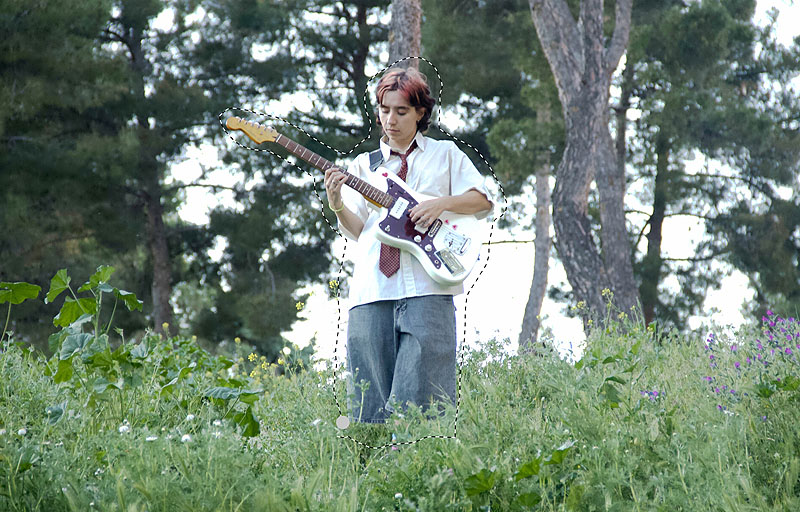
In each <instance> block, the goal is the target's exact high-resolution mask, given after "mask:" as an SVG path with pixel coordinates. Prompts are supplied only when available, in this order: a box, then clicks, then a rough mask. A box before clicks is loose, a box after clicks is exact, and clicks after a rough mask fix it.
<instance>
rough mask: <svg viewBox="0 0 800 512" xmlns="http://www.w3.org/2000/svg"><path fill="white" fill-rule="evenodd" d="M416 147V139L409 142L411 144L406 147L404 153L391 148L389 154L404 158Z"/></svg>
mask: <svg viewBox="0 0 800 512" xmlns="http://www.w3.org/2000/svg"><path fill="white" fill-rule="evenodd" d="M416 147H417V141H413V142H412V143H411V146H410V147H409V148H408V151H406V152H405V153H399V152H397V151H395V150H392V151H391V152H390V154H392V155H397V156H399V157H400V159H402V160H405V159H406V158H407V157H408V155H410V154H411V152H412V151H414V148H416Z"/></svg>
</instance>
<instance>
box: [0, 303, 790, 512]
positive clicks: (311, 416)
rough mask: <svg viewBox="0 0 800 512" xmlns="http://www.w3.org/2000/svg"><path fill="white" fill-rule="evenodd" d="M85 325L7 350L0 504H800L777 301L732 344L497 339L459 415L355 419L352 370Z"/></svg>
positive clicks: (502, 507)
mask: <svg viewBox="0 0 800 512" xmlns="http://www.w3.org/2000/svg"><path fill="white" fill-rule="evenodd" d="M82 322H83V323H84V324H85V325H78V326H75V323H77V322H72V323H70V324H69V325H68V328H67V327H65V328H64V329H63V330H62V331H61V333H57V334H56V335H54V337H52V338H51V340H50V342H51V347H52V348H53V355H52V356H51V357H49V358H47V357H45V356H44V355H42V354H40V353H37V352H35V351H33V350H31V349H29V348H28V347H27V346H24V345H21V344H19V343H15V342H14V340H13V338H11V339H9V337H8V336H6V337H5V338H6V339H5V340H3V341H2V354H1V355H0V510H26V511H27V510H42V511H60V510H76V511H77V510H80V511H86V510H119V511H140V510H141V511H145V510H147V511H151V512H152V511H162V510H163V511H181V510H187V511H189V510H191V511H193V512H196V511H200V510H242V511H248V510H269V511H294V510H319V511H338V510H342V511H351V510H352V511H361V510H364V511H379V510H426V511H427V510H430V511H445V510H453V511H470V510H472V511H479V510H494V511H513V510H665V511H666V510H669V511H674V510H687V511H704V510H720V511H722V510H731V511H734V510H736V511H740V510H741V511H744V510H800V480H798V476H799V475H800V429H798V425H800V421H799V420H800V412H799V411H800V408H798V393H799V392H800V391H798V388H800V379H799V378H798V371H797V369H798V360H797V354H798V352H800V347H798V344H800V339H799V337H800V325H798V322H797V321H796V320H795V319H793V318H789V319H787V318H780V317H779V316H778V315H776V314H774V313H771V314H770V315H769V316H767V317H765V318H764V320H763V322H762V323H761V324H760V325H757V326H753V327H751V328H746V329H742V330H741V331H739V332H737V333H736V334H735V339H730V340H729V339H724V338H717V337H715V336H713V335H711V336H709V337H708V338H707V339H691V338H685V337H681V336H678V335H663V336H656V335H655V334H654V333H653V332H652V331H649V330H647V329H645V328H644V327H643V326H641V325H636V324H633V323H630V322H629V321H628V320H620V322H623V323H614V322H611V323H610V324H609V325H610V326H609V327H607V328H606V329H605V330H601V329H596V330H595V331H594V332H593V333H592V334H591V336H590V337H589V339H588V342H587V346H586V350H585V353H584V355H583V357H582V359H580V360H579V361H578V362H576V363H574V364H572V363H569V362H566V361H563V360H561V359H559V358H558V357H556V356H554V355H548V354H544V355H527V356H523V357H517V356H514V357H509V356H504V355H503V353H504V350H503V348H504V347H502V346H501V344H500V343H496V342H495V343H491V344H490V345H489V346H487V347H483V348H482V350H480V351H473V352H471V353H470V354H467V355H466V356H465V358H464V364H463V366H462V367H461V372H460V380H459V392H460V395H459V401H458V407H457V409H456V408H452V407H450V408H448V409H447V410H446V411H445V415H444V416H442V417H438V418H435V419H429V418H426V417H425V416H424V415H423V414H421V413H420V411H419V409H417V408H416V407H412V408H411V409H409V410H408V411H407V412H406V414H404V415H402V417H400V415H395V416H394V417H392V418H391V420H390V423H388V424H387V425H363V424H359V425H352V426H350V427H349V428H347V429H346V430H340V429H338V428H337V427H336V425H335V420H336V418H337V417H338V416H339V415H340V414H343V413H344V412H345V411H344V407H345V403H346V402H345V398H346V397H345V394H344V393H345V384H344V381H343V380H342V375H341V372H338V373H337V375H336V376H334V372H333V370H332V369H327V370H325V371H322V372H317V371H313V370H312V371H305V370H303V369H302V368H300V367H299V365H298V364H296V363H294V362H293V361H292V353H289V354H287V357H286V361H283V360H282V361H280V363H281V364H280V365H279V366H280V368H279V369H280V370H281V371H280V372H279V373H282V375H276V372H275V369H276V367H275V366H270V365H268V364H267V363H266V362H265V361H264V360H262V359H261V358H259V357H258V356H257V355H255V354H252V355H251V353H250V349H249V347H245V346H243V345H242V344H240V343H236V344H234V343H231V344H230V345H231V346H232V349H231V350H230V352H229V353H228V354H227V355H222V354H216V355H212V354H209V353H208V352H207V351H205V350H203V349H202V348H200V347H199V346H198V345H197V343H196V341H195V340H193V339H192V338H190V337H181V336H178V337H174V338H166V337H163V336H159V335H155V334H151V335H147V336H145V337H144V339H142V340H139V341H136V342H130V341H128V342H122V341H121V339H116V338H118V336H114V335H112V336H111V337H109V336H108V334H107V333H100V334H98V333H99V332H100V331H99V330H98V329H94V331H93V332H84V330H91V329H84V327H88V326H89V325H90V324H91V319H88V320H87V319H84V320H83V321H82ZM70 329H71V330H70ZM334 389H335V390H336V393H334ZM340 407H341V408H340ZM454 426H455V427H456V428H455V429H454ZM392 433H395V434H396V441H395V443H396V444H397V446H398V448H399V449H397V450H394V449H392V447H391V446H390V444H389V443H390V439H391V434H392ZM454 434H455V436H454ZM437 436H438V437H437Z"/></svg>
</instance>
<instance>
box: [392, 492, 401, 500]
mask: <svg viewBox="0 0 800 512" xmlns="http://www.w3.org/2000/svg"><path fill="white" fill-rule="evenodd" d="M402 497H403V493H401V492H398V493H397V494H395V495H394V499H396V500H399V499H400V498H402Z"/></svg>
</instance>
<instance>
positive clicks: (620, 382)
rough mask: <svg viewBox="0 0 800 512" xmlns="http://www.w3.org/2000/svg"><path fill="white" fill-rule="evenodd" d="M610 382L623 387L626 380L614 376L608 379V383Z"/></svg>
mask: <svg viewBox="0 0 800 512" xmlns="http://www.w3.org/2000/svg"><path fill="white" fill-rule="evenodd" d="M609 380H610V381H614V382H617V383H619V384H622V385H623V386H624V385H625V380H624V379H621V378H619V377H617V376H616V375H612V376H610V377H606V381H609Z"/></svg>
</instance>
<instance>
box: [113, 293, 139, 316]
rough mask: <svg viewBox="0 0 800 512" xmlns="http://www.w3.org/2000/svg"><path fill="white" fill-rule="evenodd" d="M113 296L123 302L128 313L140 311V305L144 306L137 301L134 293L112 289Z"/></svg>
mask: <svg viewBox="0 0 800 512" xmlns="http://www.w3.org/2000/svg"><path fill="white" fill-rule="evenodd" d="M114 294H115V295H116V296H117V297H119V298H120V299H122V300H123V302H125V306H126V307H127V308H128V311H133V310H134V309H136V310H139V311H141V310H142V304H144V302H142V301H140V300H139V299H137V298H136V294H135V293H133V292H126V291H125V290H119V289H117V288H114Z"/></svg>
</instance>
